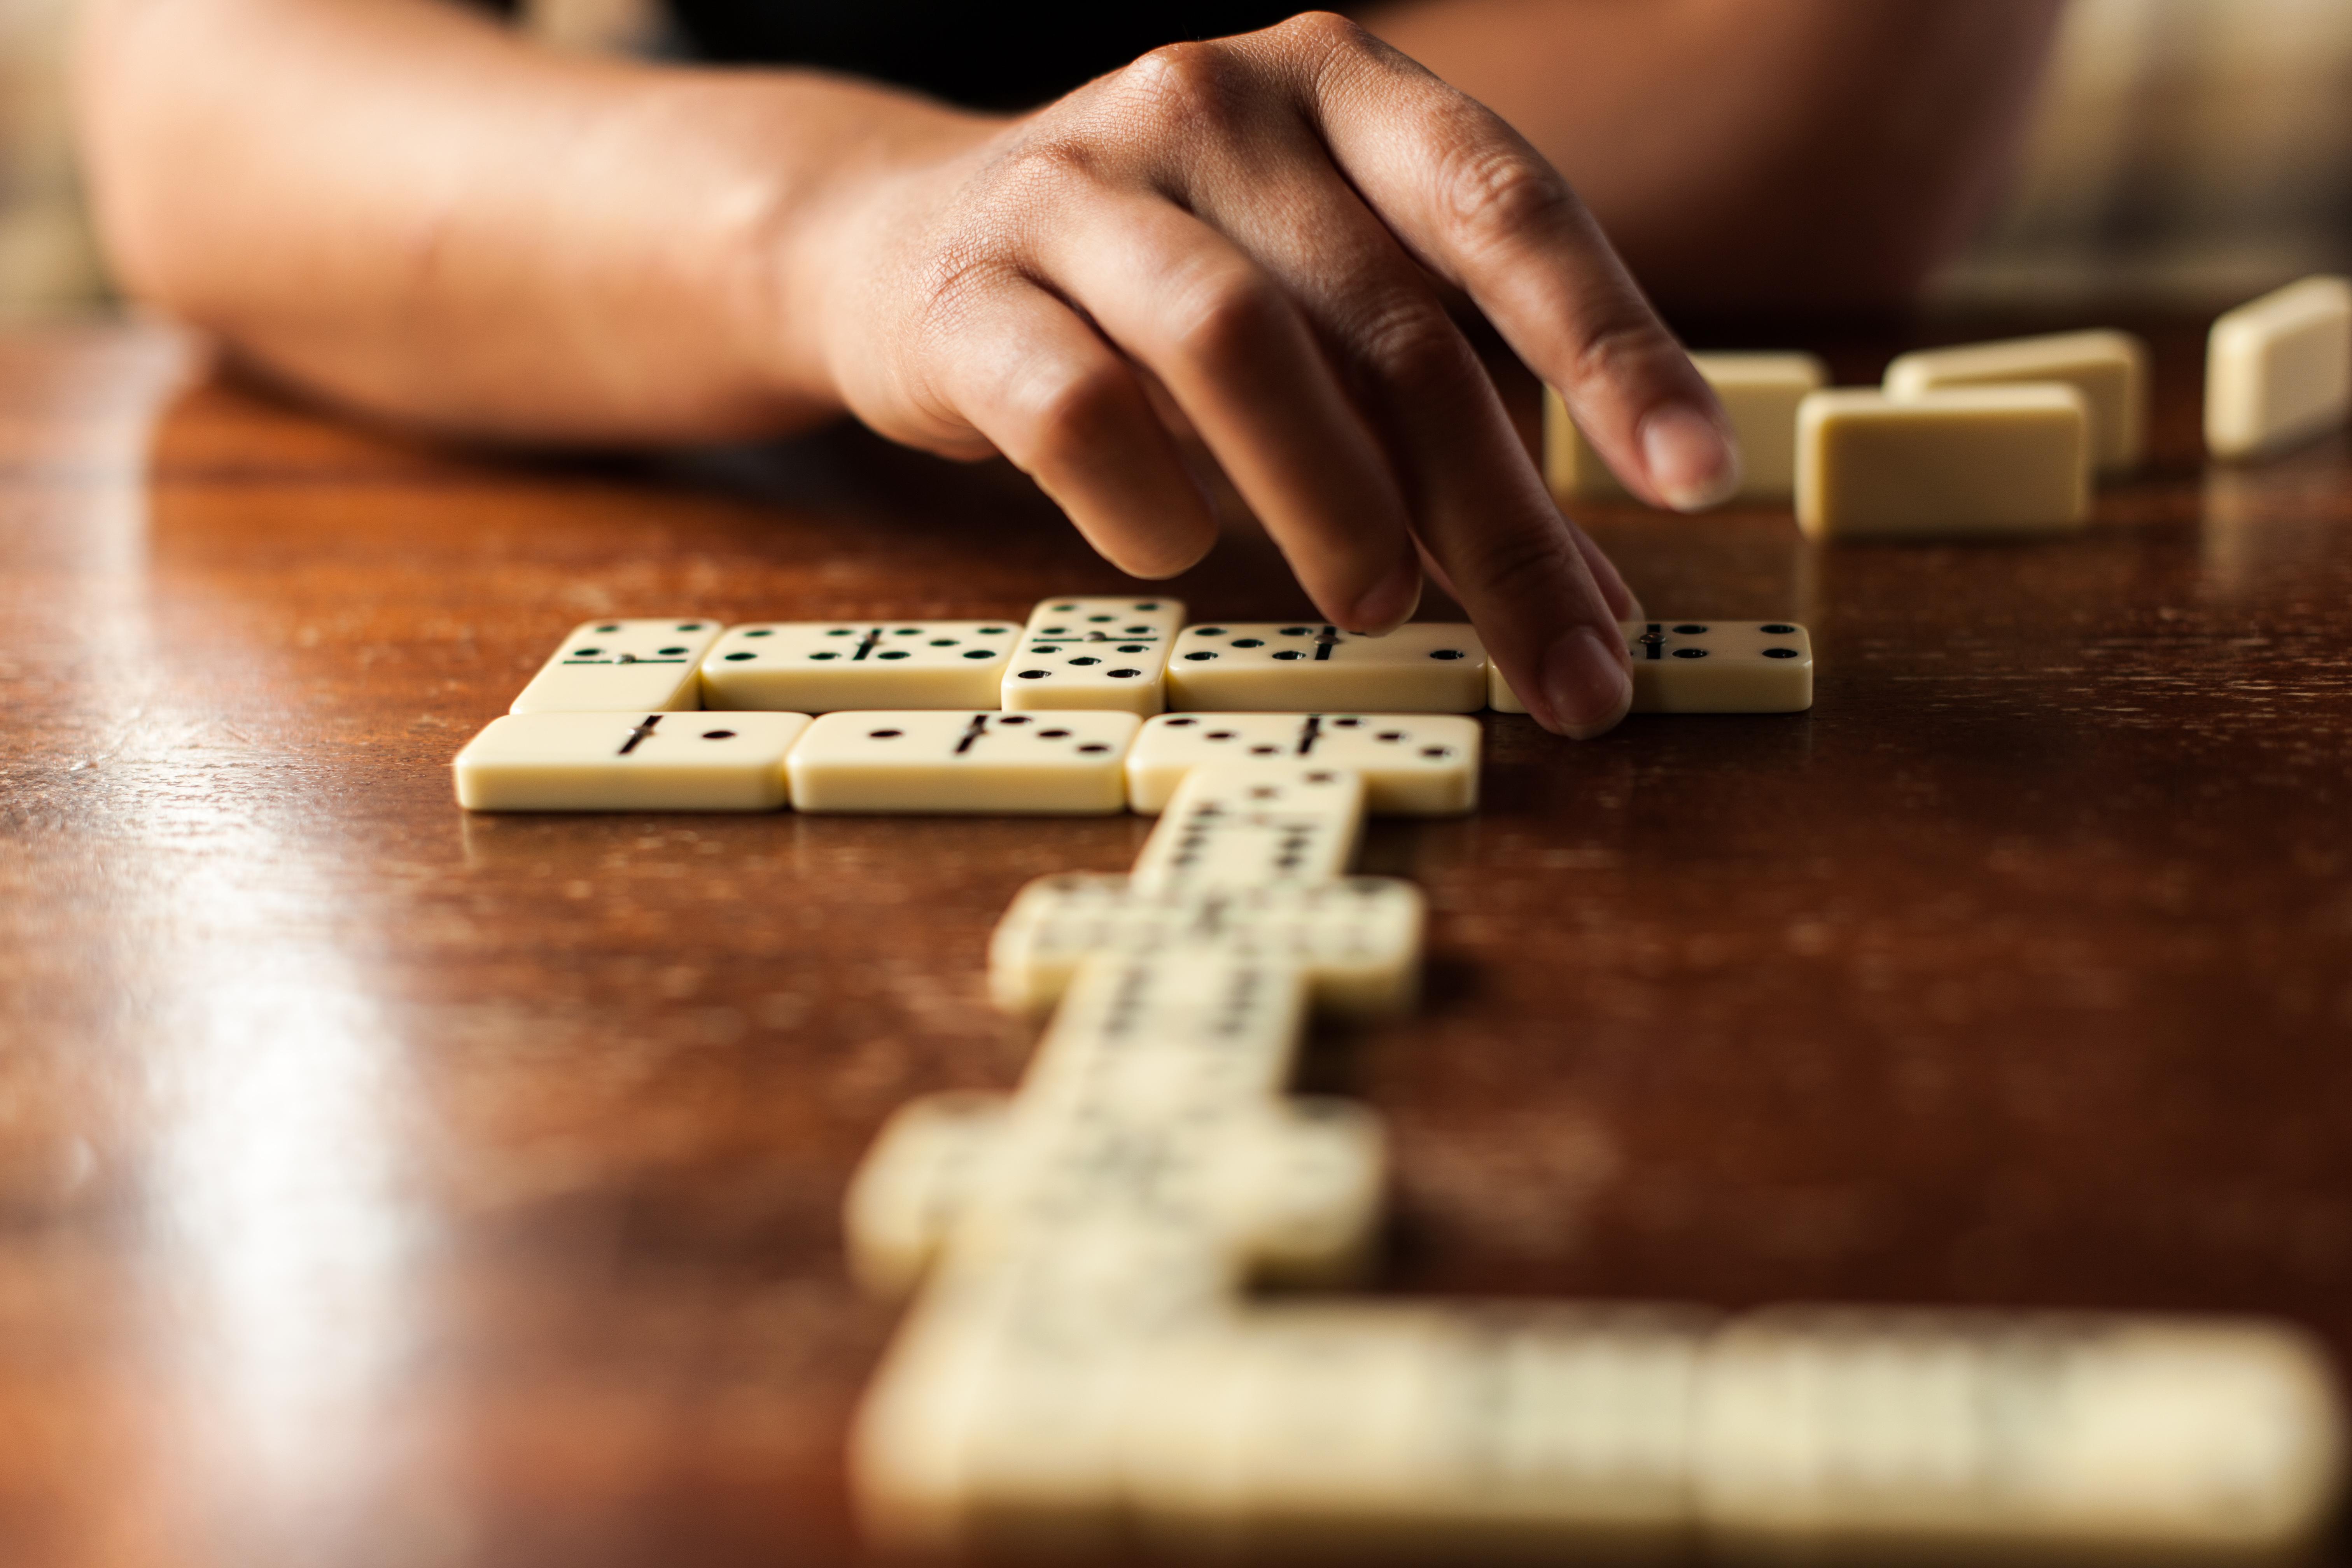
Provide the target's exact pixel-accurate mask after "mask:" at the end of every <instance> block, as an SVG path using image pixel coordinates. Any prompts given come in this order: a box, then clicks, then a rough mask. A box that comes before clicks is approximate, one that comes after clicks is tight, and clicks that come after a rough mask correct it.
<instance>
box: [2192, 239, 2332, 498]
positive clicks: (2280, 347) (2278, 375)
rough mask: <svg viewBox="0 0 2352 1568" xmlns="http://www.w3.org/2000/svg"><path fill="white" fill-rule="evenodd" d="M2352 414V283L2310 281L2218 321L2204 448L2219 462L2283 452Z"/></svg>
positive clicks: (2209, 352)
mask: <svg viewBox="0 0 2352 1568" xmlns="http://www.w3.org/2000/svg"><path fill="white" fill-rule="evenodd" d="M2347 417H2352V278H2331V277H2319V278H2306V279H2303V281H2301V282H2300V283H2290V284H2288V285H2287V286H2286V287H2285V288H2284V289H2278V290H2276V291H2275V292H2273V293H2269V294H2265V295H2263V297H2262V298H2261V299H2259V300H2250V301H2249V302H2247V303H2246V304H2243V305H2241V306H2239V307H2238V308H2237V309H2236V310H2231V311H2229V312H2227V313H2226V314H2224V315H2223V316H2222V317H2221V319H2220V320H2219V321H2215V322H2214V323H2213V331H2212V334H2211V336H2210V338H2209V340H2208V341H2207V344H2206V350H2205V445H2206V447H2208V448H2209V449H2210V451H2211V452H2212V454H2213V455H2214V456H2215V457H2217V458H2258V457H2263V456H2266V455H2269V454H2272V453H2276V452H2283V451H2285V450H2287V449H2288V448H2289V447H2296V446H2299V445H2301V444H2302V443H2304V442H2305V441H2308V440H2311V439H2313V438H2314V437H2318V436H2322V435H2325V434H2326V432H2328V431H2330V430H2335V429H2340V428H2341V427H2342V426H2343V425H2344V422H2345V420H2346V419H2347Z"/></svg>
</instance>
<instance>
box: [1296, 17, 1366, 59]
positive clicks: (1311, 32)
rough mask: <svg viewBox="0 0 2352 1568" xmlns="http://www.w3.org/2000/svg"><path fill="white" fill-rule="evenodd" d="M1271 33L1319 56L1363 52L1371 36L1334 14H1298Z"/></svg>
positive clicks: (1351, 22) (1349, 20) (1346, 19)
mask: <svg viewBox="0 0 2352 1568" xmlns="http://www.w3.org/2000/svg"><path fill="white" fill-rule="evenodd" d="M1273 31H1274V33H1275V34H1276V36H1277V37H1286V38H1290V39H1295V40H1297V42H1299V43H1301V44H1305V45H1307V47H1311V48H1313V49H1315V50H1316V51H1317V52H1318V53H1328V52H1331V51H1335V50H1340V49H1365V48H1369V47H1370V44H1371V35H1370V33H1368V32H1366V31H1365V30H1364V29H1363V27H1362V26H1361V25H1360V24H1359V23H1357V22H1356V21H1354V20H1353V19H1351V18H1349V17H1347V16H1340V15H1339V13H1338V12H1337V11H1301V12H1300V13H1298V15H1297V16H1293V17H1291V18H1290V19H1289V20H1288V21H1286V22H1281V23H1278V24H1276V26H1275V27H1274V28H1273Z"/></svg>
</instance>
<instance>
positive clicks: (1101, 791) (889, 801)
mask: <svg viewBox="0 0 2352 1568" xmlns="http://www.w3.org/2000/svg"><path fill="white" fill-rule="evenodd" d="M1142 722H1143V721H1142V720H1140V719H1138V718H1137V717H1136V716H1135V715H1134V714H1132V713H1087V712H1077V711H1071V712H1064V713H1051V714H1042V713H1040V714H1032V713H1000V712H998V711H996V710H993V709H990V710H982V711H977V712H975V711H965V712H960V713H959V712H940V711H936V710H929V709H918V710H909V711H904V712H887V711H886V712H854V713H827V714H825V715H824V717H822V718H820V719H818V720H817V721H815V722H814V723H813V724H811V725H810V726H809V729H808V733H807V734H806V735H804V736H803V737H802V738H801V742H800V744H799V745H797V746H795V747H793V754H792V758H791V761H790V763H788V764H787V767H788V770H789V772H790V773H791V776H792V784H793V808H794V809H795V810H799V811H810V812H927V813H952V814H957V815H965V814H975V813H977V814H993V813H1003V814H1006V815H1013V816H1053V815H1065V816H1068V815H1090V814H1096V813H1103V812H1113V811H1119V810H1123V809H1124V808H1125V807H1126V805H1127V778H1126V775H1125V774H1124V773H1121V772H1120V771H1119V764H1120V763H1122V762H1124V761H1125V760H1126V757H1127V748H1128V746H1129V742H1132V741H1134V739H1135V731H1136V728H1137V727H1138V726H1139V725H1140V724H1141V723H1142Z"/></svg>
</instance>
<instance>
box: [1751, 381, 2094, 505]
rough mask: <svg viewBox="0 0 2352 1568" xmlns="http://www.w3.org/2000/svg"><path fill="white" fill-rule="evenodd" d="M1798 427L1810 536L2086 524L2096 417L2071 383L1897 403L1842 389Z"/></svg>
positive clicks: (1808, 407) (1800, 494)
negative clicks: (2093, 419) (2092, 421)
mask: <svg viewBox="0 0 2352 1568" xmlns="http://www.w3.org/2000/svg"><path fill="white" fill-rule="evenodd" d="M1797 424H1798V434H1797V442H1798V447H1797V521H1798V523H1799V524H1800V525H1801V527H1802V528H1803V529H1804V531H1805V532H1806V533H1807V534H1808V535H1810V536H1811V537H1812V538H1814V539H1907V538H1921V537H1928V538H1935V537H1941V538H1950V537H1956V536H1967V535H1996V534H2003V535H2005V534H2034V533H2056V532H2064V531H2071V530H2074V529H2077V528H2080V527H2081V526H2082V525H2083V524H2084V522H2085V521H2087V520H2088V519H2089V516H2090V510H2089V509H2090V434H2089V432H2090V413H2089V408H2088V405H2086V404H2084V401H2083V395H2082V394H2081V393H2079V392H2077V391H2075V390H2074V388H2073V387H2071V386H2062V385H2057V384H2052V383H2047V382H2036V383H2030V384H2021V385H2016V386H1973V387H1962V388H1958V389H1956V390H1954V391H1950V392H1931V393H1923V394H1921V395H1919V396H1917V397H1915V398H1906V399H1904V400H1902V401H1899V402H1898V401H1896V400H1895V399H1892V398H1889V397H1888V396H1886V395H1885V394H1884V393H1882V392H1876V391H1859V390H1853V389H1849V388H1843V387H1842V388H1839V389H1836V390H1834V391H1830V392H1816V393H1814V394H1813V395H1811V396H1810V397H1808V398H1806V399H1805V401H1804V404H1803V405H1802V406H1801V408H1800V410H1799V412H1798V416H1797Z"/></svg>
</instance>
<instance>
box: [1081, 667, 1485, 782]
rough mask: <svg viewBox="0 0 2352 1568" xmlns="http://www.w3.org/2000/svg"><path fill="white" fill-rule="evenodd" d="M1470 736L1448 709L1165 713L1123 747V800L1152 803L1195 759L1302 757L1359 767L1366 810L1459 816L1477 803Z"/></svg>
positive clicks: (1470, 726)
mask: <svg viewBox="0 0 2352 1568" xmlns="http://www.w3.org/2000/svg"><path fill="white" fill-rule="evenodd" d="M1489 668H1492V667H1491V666H1489ZM1478 741H1479V735H1478V721H1476V720H1475V719H1465V718H1462V717H1459V716H1457V715H1454V714H1451V713H1437V714H1414V713H1403V714H1399V713H1225V714H1219V715H1216V716H1215V717H1213V718H1204V717H1202V715H1200V714H1197V713H1167V714H1162V715H1161V716H1160V717H1159V718H1157V719H1153V720H1150V721H1148V722H1146V723H1145V724H1144V726H1143V729H1142V731H1141V732H1140V733H1139V734H1138V735H1137V736H1136V738H1135V744H1134V746H1133V747H1131V748H1130V749H1129V752H1128V753H1127V804H1128V807H1129V810H1132V811H1140V812H1145V813H1153V812H1157V811H1159V810H1160V809H1161V808H1162V807H1164V806H1165V805H1167V804H1168V799H1169V797H1170V796H1171V795H1174V794H1175V793H1176V786H1177V785H1178V784H1181V782H1183V778H1184V775H1185V773H1188V772H1190V771H1191V770H1192V769H1193V768H1196V767H1200V766H1202V765H1204V764H1218V763H1245V762H1256V761H1268V762H1299V761H1309V760H1311V761H1314V762H1318V763H1329V764H1331V765H1333V766H1335V767H1342V768H1351V769H1353V770H1355V771H1356V772H1357V773H1361V774H1362V775H1363V779H1364V805H1365V809H1367V810H1369V811H1370V812H1371V813H1372V814H1373V815H1374V816H1459V815H1460V814H1461V813H1463V812H1465V811H1469V810H1472V809H1474V808H1475V806H1476V805H1477V804H1478Z"/></svg>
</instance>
